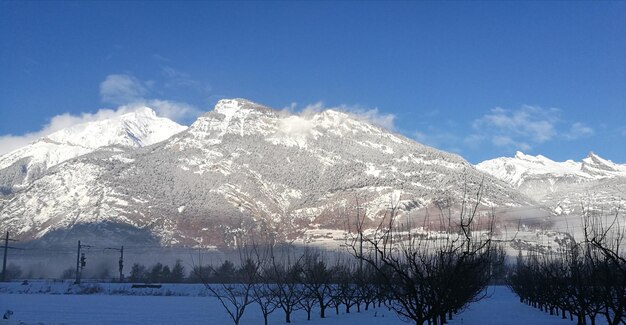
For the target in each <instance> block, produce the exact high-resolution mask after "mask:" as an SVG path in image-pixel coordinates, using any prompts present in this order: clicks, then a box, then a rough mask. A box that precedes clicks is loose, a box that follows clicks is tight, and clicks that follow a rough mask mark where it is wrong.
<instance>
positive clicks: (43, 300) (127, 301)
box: [0, 284, 604, 325]
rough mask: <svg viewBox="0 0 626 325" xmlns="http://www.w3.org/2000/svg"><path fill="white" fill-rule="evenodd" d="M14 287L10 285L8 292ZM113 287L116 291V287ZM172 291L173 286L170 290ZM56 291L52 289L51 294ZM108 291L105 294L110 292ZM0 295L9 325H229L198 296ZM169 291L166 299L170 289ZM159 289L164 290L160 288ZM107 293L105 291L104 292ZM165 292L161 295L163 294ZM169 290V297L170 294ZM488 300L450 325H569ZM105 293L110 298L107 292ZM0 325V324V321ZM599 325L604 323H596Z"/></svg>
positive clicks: (501, 292)
mask: <svg viewBox="0 0 626 325" xmlns="http://www.w3.org/2000/svg"><path fill="white" fill-rule="evenodd" d="M11 285H12V286H15V287H17V285H16V284H10V285H9V286H11ZM117 286H118V287H119V286H120V285H117ZM171 286H172V288H174V287H176V285H171ZM56 287H58V285H57V286H53V288H56ZM114 287H115V285H111V287H110V288H109V289H111V290H112V289H113V288H114ZM1 288H3V289H4V292H2V293H0V311H1V312H2V313H4V311H5V310H7V309H9V310H12V311H13V312H14V315H13V318H12V320H15V322H12V323H10V324H19V322H18V321H22V322H24V323H25V324H230V323H232V322H231V321H230V319H229V318H228V315H227V314H226V312H225V311H224V309H223V308H222V306H221V305H220V304H219V302H218V301H217V300H216V299H215V298H212V297H202V296H196V295H191V296H144V295H135V296H129V295H114V294H107V292H108V291H105V292H104V293H101V294H90V295H77V294H59V293H58V291H61V290H57V289H53V290H51V293H46V294H36V293H32V292H36V291H35V290H34V291H31V294H19V293H8V292H15V291H14V290H13V289H10V288H7V285H6V284H3V285H2V287H1ZM172 288H170V289H169V290H170V291H169V292H170V294H171V293H173V292H174V291H176V290H174V289H172ZM179 288H180V289H182V290H178V291H176V292H178V293H180V294H193V293H194V292H198V291H197V289H199V287H195V286H194V285H183V287H179ZM164 289H165V288H164ZM106 290H108V289H106ZM166 290H167V289H166ZM173 290H174V291H173ZM488 290H489V291H488V292H489V294H490V297H489V298H488V299H486V300H483V301H481V302H478V303H475V304H473V305H471V306H470V307H469V308H468V309H467V310H465V311H463V312H462V313H460V314H459V315H456V316H455V319H453V320H452V321H451V322H450V324H530V323H532V324H534V325H544V324H546V325H547V324H569V323H572V322H570V321H569V320H561V319H560V318H559V317H557V316H550V315H548V314H546V313H543V312H540V311H539V310H537V309H534V308H531V307H529V306H526V305H524V304H521V303H519V301H518V299H517V297H516V296H515V295H514V294H513V293H512V292H511V291H510V290H509V289H508V288H506V287H503V286H493V287H490V288H489V289H488ZM108 293H110V292H108ZM292 316H293V317H292V322H293V323H295V324H304V323H306V324H311V325H317V324H320V325H321V324H326V325H337V324H359V325H370V324H371V325H374V324H390V325H396V324H398V325H399V324H406V323H404V322H402V321H401V320H400V319H398V318H397V317H396V316H395V314H394V313H393V312H390V311H388V310H387V309H386V308H384V307H383V308H378V309H371V310H369V311H367V312H365V311H361V312H360V313H356V311H353V312H352V313H350V314H345V313H344V312H343V311H341V312H340V314H339V315H336V314H335V311H334V309H332V310H331V309H329V310H328V317H327V318H325V319H320V318H319V317H317V315H313V317H312V320H311V321H307V320H306V313H305V312H303V311H298V312H295V314H294V315H292ZM283 317H284V315H283V313H282V312H280V311H276V312H274V313H273V314H271V315H270V324H284V319H283ZM262 323H263V321H262V316H261V313H260V311H259V310H258V307H257V306H255V305H251V306H249V308H248V309H246V312H245V315H244V317H243V320H242V322H241V324H250V325H252V324H254V325H256V324H262ZM0 324H6V323H3V322H2V321H1V320H0ZM598 324H604V322H602V321H601V322H598Z"/></svg>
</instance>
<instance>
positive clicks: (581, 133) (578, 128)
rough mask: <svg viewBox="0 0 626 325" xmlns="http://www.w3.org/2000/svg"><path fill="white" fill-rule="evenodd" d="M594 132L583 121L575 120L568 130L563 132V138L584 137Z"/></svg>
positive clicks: (574, 138)
mask: <svg viewBox="0 0 626 325" xmlns="http://www.w3.org/2000/svg"><path fill="white" fill-rule="evenodd" d="M593 134H594V130H593V129H592V128H590V127H588V126H586V125H585V124H583V123H580V122H576V123H574V124H572V126H571V127H570V129H569V131H568V132H566V133H565V134H563V136H564V137H565V139H567V140H576V139H579V138H584V137H588V136H592V135H593Z"/></svg>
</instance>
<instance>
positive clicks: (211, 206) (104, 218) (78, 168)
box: [0, 99, 626, 247]
mask: <svg viewBox="0 0 626 325" xmlns="http://www.w3.org/2000/svg"><path fill="white" fill-rule="evenodd" d="M625 177H626V166H625V165H618V164H614V163H612V162H610V161H608V160H604V159H602V158H599V157H598V156H596V155H593V154H590V156H589V157H588V158H585V159H584V160H583V162H581V163H576V162H572V161H568V162H564V163H557V162H553V161H551V160H549V159H547V158H545V157H542V156H537V157H532V156H527V155H524V154H522V153H518V154H517V155H516V157H515V158H498V159H494V160H490V161H486V162H483V163H480V164H478V165H477V166H476V167H475V166H473V165H471V164H470V163H468V162H467V161H465V160H464V159H463V158H461V157H459V156H458V155H455V154H451V153H447V152H443V151H440V150H437V149H434V148H431V147H428V146H424V145H422V144H419V143H417V142H415V141H413V140H411V139H408V138H406V137H403V136H401V135H398V134H395V133H393V132H390V131H387V130H385V129H383V128H380V127H377V126H375V125H373V124H371V123H369V122H368V121H366V120H364V119H362V118H360V117H358V116H354V115H351V114H349V113H345V112H339V111H334V110H325V111H319V112H315V113H311V112H309V113H303V114H293V113H289V112H285V111H279V110H274V109H271V108H268V107H265V106H263V105H259V104H256V103H253V102H250V101H247V100H244V99H232V100H221V101H219V102H218V104H217V105H216V107H215V108H214V109H213V110H212V111H210V112H208V113H206V114H205V115H203V116H201V117H200V118H198V120H196V121H195V122H194V123H193V124H192V125H191V126H189V127H188V128H187V127H184V126H181V125H178V124H176V123H175V122H172V121H170V120H168V119H165V118H161V117H157V116H156V115H155V114H154V112H153V111H152V110H150V109H149V108H143V109H140V110H138V111H136V112H134V113H129V114H126V115H122V116H121V117H118V118H115V119H110V120H104V121H98V122H89V123H85V124H81V125H77V126H74V127H71V128H68V129H64V130H61V131H58V132H56V133H53V134H51V135H49V136H47V137H45V138H42V139H40V140H38V141H36V142H34V143H32V144H30V145H28V146H26V147H23V148H20V149H18V150H15V151H13V152H11V153H8V154H6V155H4V156H2V157H0V228H2V229H8V230H9V231H11V233H12V236H13V237H16V238H20V239H23V240H34V241H36V242H39V243H48V244H50V243H68V242H72V243H75V240H77V239H81V238H89V239H90V241H91V242H92V243H96V242H102V243H142V244H145V243H153V244H159V245H165V246H203V247H209V246H224V245H226V246H232V245H234V244H236V240H237V238H239V237H240V236H239V235H242V234H245V235H246V236H250V237H253V236H268V235H269V236H272V237H274V238H277V239H279V240H293V239H297V238H302V237H303V236H304V235H305V234H306V233H307V232H316V233H325V232H333V231H335V232H336V231H344V230H346V229H348V228H350V227H352V226H353V222H354V216H355V214H356V213H366V215H367V222H366V223H367V225H368V226H374V225H376V224H377V223H378V222H379V221H380V220H381V218H382V217H383V216H384V215H385V213H386V212H388V211H389V209H390V206H397V207H398V211H399V212H400V214H402V215H403V217H406V218H412V219H411V220H413V222H414V225H415V226H416V227H417V226H420V227H426V228H428V227H433V229H435V228H436V224H433V221H432V220H430V219H429V216H430V215H431V212H432V211H439V208H442V207H444V206H445V205H447V206H458V204H460V200H461V198H462V197H463V194H464V193H465V194H468V193H471V194H472V195H475V193H476V192H477V191H478V189H479V188H482V192H483V195H482V198H481V204H482V206H483V207H484V209H485V210H489V209H491V208H495V209H496V211H497V213H498V214H501V215H510V214H512V213H515V211H521V210H523V209H529V208H530V209H536V212H537V213H538V214H539V215H540V216H542V217H545V219H546V221H549V218H550V215H551V213H552V212H554V213H556V214H566V213H570V212H571V213H573V212H575V209H576V208H575V206H576V204H577V200H578V199H580V198H581V197H583V196H584V195H585V194H586V193H593V194H594V195H597V197H598V198H599V199H600V200H603V201H602V203H603V204H607V205H608V204H612V203H613V202H612V201H611V202H609V200H612V199H613V198H615V197H619V195H620V193H621V195H622V196H621V197H624V195H623V193H624V189H625V188H624V184H626V182H625V181H624V179H625ZM481 184H482V185H481ZM444 208H445V207H444ZM535 217H536V216H535ZM433 219H435V218H433ZM406 220H408V219H406Z"/></svg>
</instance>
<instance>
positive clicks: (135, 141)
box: [0, 107, 186, 193]
mask: <svg viewBox="0 0 626 325" xmlns="http://www.w3.org/2000/svg"><path fill="white" fill-rule="evenodd" d="M185 128H186V127H184V126H182V125H179V124H177V123H175V122H173V121H171V120H169V119H167V118H162V117H158V116H156V114H155V112H154V111H153V110H152V109H150V108H148V107H142V108H139V109H137V110H136V111H134V112H131V113H127V114H123V115H120V116H118V117H115V118H111V119H106V120H101V121H95V122H87V123H82V124H78V125H74V126H72V127H69V128H66V129H62V130H59V131H57V132H54V133H52V134H50V135H48V136H46V137H43V138H41V139H39V140H37V141H35V142H33V143H31V144H30V145H28V146H25V147H22V148H19V149H17V150H15V151H13V152H10V153H8V154H6V155H4V156H1V157H0V188H1V189H2V192H5V193H6V192H10V191H12V190H14V189H13V188H14V187H17V188H19V187H24V186H26V185H27V184H29V183H31V182H32V181H34V180H35V179H37V178H39V177H40V176H41V175H43V174H44V173H45V171H46V170H47V169H49V168H51V167H53V166H56V165H58V164H59V163H62V162H64V161H67V160H69V159H72V158H75V157H78V156H81V155H84V154H87V153H90V152H93V151H94V150H96V149H98V148H101V147H105V146H112V145H116V146H124V147H132V148H136V147H143V146H148V145H151V144H154V143H157V142H160V141H163V140H165V139H167V138H169V137H170V136H172V135H173V134H176V133H179V132H181V131H183V130H185Z"/></svg>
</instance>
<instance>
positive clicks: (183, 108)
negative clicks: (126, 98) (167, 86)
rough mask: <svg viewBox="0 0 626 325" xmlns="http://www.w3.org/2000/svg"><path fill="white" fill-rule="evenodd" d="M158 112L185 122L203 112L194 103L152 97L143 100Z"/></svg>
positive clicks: (171, 118) (159, 114)
mask: <svg viewBox="0 0 626 325" xmlns="http://www.w3.org/2000/svg"><path fill="white" fill-rule="evenodd" d="M142 104H144V105H145V106H148V107H150V108H152V109H154V111H155V112H156V113H157V115H158V116H161V117H167V118H169V119H170V120H174V121H177V122H179V123H184V122H186V121H189V120H195V119H196V118H197V117H198V116H200V115H201V114H202V113H203V112H202V111H201V110H200V109H198V108H197V107H195V106H193V105H189V104H187V103H181V102H175V101H171V100H163V99H151V100H147V101H145V102H143V103H142Z"/></svg>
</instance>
